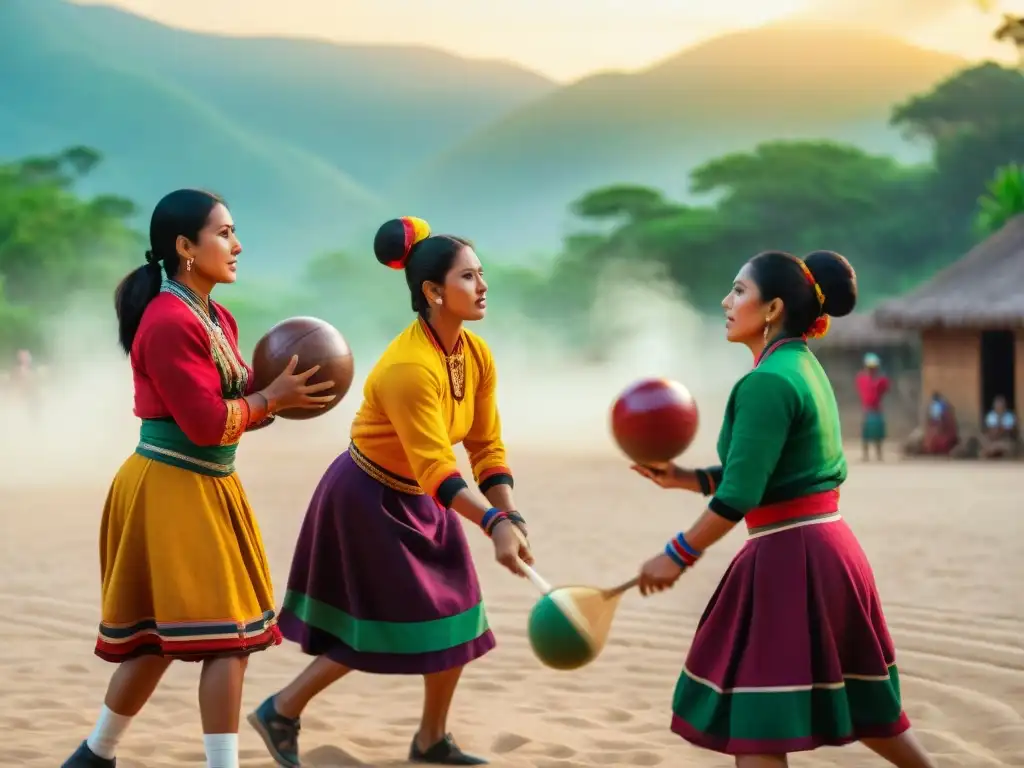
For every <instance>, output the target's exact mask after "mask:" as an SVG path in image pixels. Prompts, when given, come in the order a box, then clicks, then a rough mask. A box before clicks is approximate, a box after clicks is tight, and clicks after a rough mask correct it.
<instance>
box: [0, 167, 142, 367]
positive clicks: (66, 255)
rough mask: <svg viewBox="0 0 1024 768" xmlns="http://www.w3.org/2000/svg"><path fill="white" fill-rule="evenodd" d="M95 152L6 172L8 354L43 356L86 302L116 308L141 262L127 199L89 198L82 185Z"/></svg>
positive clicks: (0, 252)
mask: <svg viewBox="0 0 1024 768" xmlns="http://www.w3.org/2000/svg"><path fill="white" fill-rule="evenodd" d="M99 161H100V157H99V154H98V153H96V152H95V151H94V150H91V149H89V148H87V147H73V148H71V149H68V150H65V151H64V152H61V153H58V154H55V155H52V156H43V157H32V158H27V159H24V160H21V161H16V162H11V163H7V164H3V165H0V325H2V326H4V328H5V330H4V333H3V335H2V337H0V347H2V348H3V349H0V352H3V353H7V352H9V351H10V349H11V348H12V347H15V346H17V345H19V344H30V345H31V346H33V347H34V348H36V349H39V347H40V345H41V343H42V339H43V331H44V325H45V323H46V322H47V321H48V320H49V319H51V318H53V317H55V316H56V315H58V314H59V313H60V312H62V311H63V310H64V309H65V308H66V307H67V306H68V304H69V303H70V302H71V301H73V300H76V299H78V298H80V297H83V296H90V295H96V294H98V293H102V294H104V295H105V296H106V298H107V300H108V301H109V295H110V291H111V289H112V287H113V285H114V284H115V283H116V281H117V280H118V279H119V278H120V277H121V276H122V275H123V274H124V273H125V272H126V271H127V270H128V268H129V267H130V266H131V265H132V264H133V263H135V262H137V261H138V260H139V254H140V253H141V238H140V237H139V235H138V234H137V233H135V232H134V231H132V229H131V228H130V227H129V224H128V220H129V218H130V217H131V216H132V215H133V214H134V212H135V206H134V205H133V204H132V203H131V201H129V200H126V199H124V198H120V197H115V196H110V195H104V196H99V197H94V198H91V199H86V198H82V197H80V196H79V195H77V194H76V193H75V191H74V185H75V183H76V182H78V181H79V180H80V179H81V178H82V177H83V176H85V175H86V174H87V173H88V172H89V171H91V170H92V169H93V168H95V167H96V165H97V164H98V163H99Z"/></svg>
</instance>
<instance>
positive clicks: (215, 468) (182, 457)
mask: <svg viewBox="0 0 1024 768" xmlns="http://www.w3.org/2000/svg"><path fill="white" fill-rule="evenodd" d="M139 448H143V449H145V450H147V451H152V452H153V453H159V454H160V455H161V456H169V457H170V458H172V459H177V460H178V461H184V462H187V463H189V464H194V465H195V466H197V467H203V468H205V469H209V470H210V471H211V472H222V473H224V474H226V475H230V474H231V473H233V472H234V471H235V468H234V466H233V465H231V464H218V463H217V462H214V461H204V460H203V459H196V458H193V457H191V456H188V455H186V454H184V453H181V452H179V451H172V450H171V449H170V448H161V447H159V446H157V445H153V444H152V443H141V442H140V443H139Z"/></svg>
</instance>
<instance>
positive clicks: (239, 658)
mask: <svg viewBox="0 0 1024 768" xmlns="http://www.w3.org/2000/svg"><path fill="white" fill-rule="evenodd" d="M149 238H150V247H151V248H152V250H150V251H148V252H147V253H146V264H145V265H144V266H142V267H139V268H138V269H136V270H135V271H133V272H131V273H130V274H129V275H128V276H127V277H125V278H124V280H122V281H121V284H120V285H119V286H118V288H117V292H116V294H115V306H116V309H117V319H118V325H119V336H120V342H121V346H122V348H123V349H124V351H125V352H126V353H127V354H128V356H129V359H130V360H131V366H132V375H133V378H134V383H135V415H136V416H138V417H139V418H140V419H141V420H142V425H141V430H140V437H139V443H138V445H137V446H136V448H135V452H134V453H133V454H132V455H131V456H130V457H129V458H128V459H127V460H126V461H125V463H124V464H123V465H122V466H121V469H120V470H119V471H118V473H117V475H116V476H115V477H114V481H113V484H112V485H111V488H110V492H109V494H108V496H107V502H106V505H105V507H104V510H103V520H102V523H101V527H100V570H101V574H102V605H103V607H102V621H101V623H100V628H99V638H98V640H97V642H96V654H97V655H98V656H99V657H100V658H102V659H105V660H107V661H111V662H115V663H118V664H120V666H119V667H118V669H117V670H116V671H115V672H114V675H113V677H112V678H111V680H110V685H109V686H108V688H107V695H106V699H105V700H104V706H103V708H102V710H101V712H100V717H99V721H98V722H97V724H96V727H95V729H94V730H93V732H92V733H91V734H90V735H89V737H88V739H86V741H84V742H82V743H81V744H80V745H79V747H78V749H77V750H76V751H75V752H74V754H72V755H71V757H70V758H68V760H67V761H66V762H65V763H64V766H65V768H113V766H114V765H115V759H114V753H115V750H116V747H117V743H118V741H119V740H120V737H121V735H122V734H123V733H124V731H125V730H126V728H127V726H128V724H129V722H130V721H131V719H132V717H134V716H135V715H136V714H137V713H138V712H139V710H141V709H142V706H143V705H144V704H145V703H146V701H147V700H148V699H149V697H150V696H151V695H152V693H153V691H154V690H155V689H156V686H157V684H158V683H159V681H160V678H161V676H162V675H163V673H164V671H165V670H166V669H167V667H168V665H169V664H170V663H171V661H173V660H175V659H182V660H187V661H201V662H202V663H203V668H202V673H201V676H200V680H199V708H200V712H201V715H202V723H203V733H204V742H205V747H206V759H207V766H208V768H237V766H238V719H239V709H240V706H241V694H242V677H243V675H244V673H245V667H246V661H247V659H248V655H249V654H250V653H253V652H254V651H261V650H263V649H265V648H268V647H269V646H271V645H276V644H278V643H279V642H280V641H281V636H280V632H279V630H278V628H277V619H276V614H275V611H274V596H273V592H272V589H271V581H270V570H269V568H268V566H267V558H266V555H265V554H264V551H263V543H262V541H261V539H260V532H259V528H258V526H257V524H256V520H255V518H254V516H253V512H252V509H251V507H250V506H249V502H248V500H247V499H246V496H245V491H244V490H243V489H242V485H241V483H240V482H239V480H238V476H237V475H236V474H235V466H234V461H235V452H236V450H237V449H238V442H239V439H240V438H241V436H242V433H244V432H246V431H247V430H252V429H257V428H259V427H262V426H265V425H267V424H269V423H270V422H271V421H272V420H273V414H274V413H275V412H276V411H277V410H280V409H284V408H294V407H300V408H322V407H324V405H325V404H326V403H327V402H329V401H330V400H331V399H333V395H319V396H318V395H315V393H316V392H320V391H322V390H325V389H328V388H329V387H330V386H332V383H331V382H324V383H322V384H318V385H313V386H309V385H307V384H306V381H307V380H308V379H309V377H310V376H312V375H313V373H314V372H315V371H316V369H315V368H313V369H310V370H308V371H305V372H303V373H300V374H296V373H295V364H296V359H293V360H292V361H291V364H290V365H289V367H288V368H287V369H286V370H285V371H284V372H283V373H282V374H281V375H280V376H279V377H278V378H277V379H276V380H275V381H274V382H272V383H271V384H270V385H269V386H268V387H266V388H265V389H264V390H262V391H259V392H254V391H253V388H252V386H251V381H252V371H251V369H250V368H249V367H248V366H247V365H246V363H245V362H244V360H243V359H242V356H241V354H239V351H238V327H237V325H236V324H235V320H234V318H233V317H232V316H231V314H230V313H229V312H228V311H227V310H226V309H224V307H222V306H221V305H219V304H217V303H216V302H214V301H212V300H211V299H210V292H211V290H212V289H213V287H214V286H215V285H217V284H218V283H233V282H235V279H236V269H237V263H238V256H239V254H240V253H241V251H242V246H241V245H240V244H239V242H238V238H237V237H236V236H235V224H234V221H233V220H232V218H231V214H230V213H229V212H228V209H227V207H226V206H225V204H224V202H223V201H222V200H220V199H219V198H218V197H216V196H215V195H212V194H209V193H207V192H201V191H198V190H190V189H184V190H178V191H177V192H172V193H171V194H169V195H167V196H166V197H164V198H163V199H162V200H161V201H160V203H159V204H158V205H157V206H156V209H155V210H154V211H153V217H152V220H151V221H150V230H149ZM161 266H162V267H163V271H164V272H165V273H166V276H167V279H166V280H163V279H162V277H161V274H160V270H161Z"/></svg>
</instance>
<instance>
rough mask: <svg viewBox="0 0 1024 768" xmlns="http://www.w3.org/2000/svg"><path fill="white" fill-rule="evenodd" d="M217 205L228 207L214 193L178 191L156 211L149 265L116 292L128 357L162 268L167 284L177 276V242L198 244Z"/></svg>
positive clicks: (119, 332) (126, 279)
mask: <svg viewBox="0 0 1024 768" xmlns="http://www.w3.org/2000/svg"><path fill="white" fill-rule="evenodd" d="M218 205H225V203H224V201H223V200H222V199H221V198H220V197H218V196H217V195H215V194H213V193H212V192H205V191H203V190H198V189H179V190H177V191H176V192H171V193H170V194H169V195H166V196H164V198H163V199H162V200H161V201H160V202H159V203H157V205H156V208H154V209H153V216H152V217H151V218H150V220H149V246H150V248H151V249H152V250H150V251H146V263H145V264H144V265H143V266H141V267H138V268H137V269H134V270H132V271H131V272H129V273H128V274H127V275H125V276H124V278H123V279H122V280H121V282H120V283H118V286H117V289H116V290H115V291H114V310H115V312H116V313H117V338H118V341H119V342H120V344H121V349H123V350H124V352H125V354H126V355H127V354H130V353H131V351H132V343H133V342H134V341H135V334H136V333H138V330H139V323H141V322H142V315H143V313H144V312H145V311H146V307H148V306H149V303H150V302H151V301H153V299H155V298H156V297H157V295H158V294H159V293H160V286H161V284H162V283H163V279H162V277H161V275H160V265H161V264H163V271H164V273H166V275H167V279H168V280H171V279H173V278H174V276H175V275H177V274H178V263H179V258H178V238H179V237H185V238H186V239H188V240H189V241H190V242H192V243H196V242H198V240H199V232H200V230H202V228H203V227H204V226H206V222H207V220H208V219H209V218H210V212H211V211H212V210H213V209H214V208H215V207H216V206H218Z"/></svg>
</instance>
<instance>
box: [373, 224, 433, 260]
mask: <svg viewBox="0 0 1024 768" xmlns="http://www.w3.org/2000/svg"><path fill="white" fill-rule="evenodd" d="M428 237H430V225H429V224H427V222H426V221H424V220H423V219H418V218H416V217H415V216H402V217H401V218H399V219H391V220H390V221H385V222H384V223H383V224H381V226H380V229H378V230H377V235H376V236H375V237H374V238H373V254H374V255H375V256H376V257H377V261H379V262H380V263H381V264H383V265H384V266H385V267H390V268H391V269H405V265H406V264H407V263H408V262H409V255H410V254H411V253H412V249H413V248H414V247H415V246H416V244H417V243H420V242H423V241H424V240H426V239H427V238H428Z"/></svg>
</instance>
